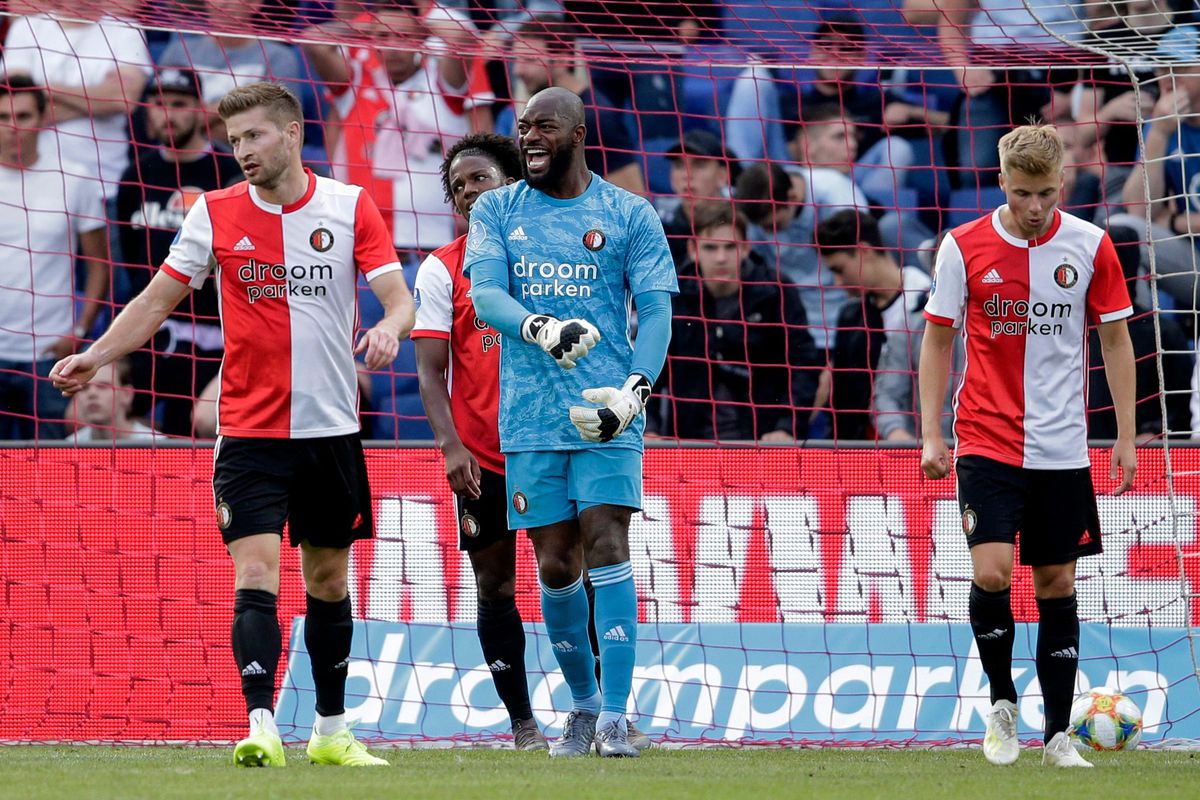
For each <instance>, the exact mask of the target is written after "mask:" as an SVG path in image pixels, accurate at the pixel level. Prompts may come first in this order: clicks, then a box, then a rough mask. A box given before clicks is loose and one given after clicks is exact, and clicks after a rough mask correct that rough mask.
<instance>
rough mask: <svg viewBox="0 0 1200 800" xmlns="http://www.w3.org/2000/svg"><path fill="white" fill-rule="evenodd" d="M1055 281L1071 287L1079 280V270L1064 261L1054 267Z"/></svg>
mask: <svg viewBox="0 0 1200 800" xmlns="http://www.w3.org/2000/svg"><path fill="white" fill-rule="evenodd" d="M1054 282H1055V283H1057V284H1058V285H1059V286H1061V287H1062V288H1064V289H1070V288H1071V287H1072V286H1074V285H1075V284H1076V283H1078V282H1079V270H1077V269H1075V268H1074V267H1072V266H1071V265H1070V264H1068V263H1067V262H1065V261H1064V262H1063V263H1061V264H1059V265H1058V266H1057V267H1055V269H1054Z"/></svg>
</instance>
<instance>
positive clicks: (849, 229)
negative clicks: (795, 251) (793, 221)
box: [813, 209, 883, 256]
mask: <svg viewBox="0 0 1200 800" xmlns="http://www.w3.org/2000/svg"><path fill="white" fill-rule="evenodd" d="M813 238H814V239H815V240H816V245H817V251H818V252H819V253H820V254H821V255H822V256H831V255H833V254H834V253H843V252H847V251H851V250H857V249H858V248H859V245H862V244H865V245H867V246H868V247H876V248H880V247H883V237H882V236H880V234H879V224H878V223H877V222H875V218H874V217H872V216H871V215H870V214H868V213H866V212H865V211H855V210H854V209H846V210H845V211H839V212H837V213H836V214H834V215H832V216H830V217H829V218H827V219H824V220H822V221H821V224H820V225H818V226H817V231H816V235H815V236H814V237H813Z"/></svg>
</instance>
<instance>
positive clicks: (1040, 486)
mask: <svg viewBox="0 0 1200 800" xmlns="http://www.w3.org/2000/svg"><path fill="white" fill-rule="evenodd" d="M1000 167H1001V175H1000V187H1001V188H1002V189H1003V190H1004V194H1005V199H1006V200H1007V204H1006V205H1003V206H1001V207H1000V208H998V209H997V210H996V211H994V212H993V213H991V214H989V215H987V216H985V217H982V218H980V219H977V220H975V221H974V222H970V223H967V224H966V225H962V226H960V227H958V228H955V229H954V230H953V231H951V232H950V234H949V235H947V236H946V239H945V241H944V242H943V243H942V246H941V247H940V248H939V249H938V254H937V263H936V267H935V272H934V276H935V279H936V286H935V288H934V290H933V294H932V296H931V297H930V298H929V303H928V305H927V306H926V307H925V317H926V319H927V320H928V321H929V323H930V324H929V325H928V326H927V327H926V329H925V341H924V343H923V345H922V348H921V364H920V388H921V422H922V429H923V432H924V437H925V442H924V449H923V452H922V454H921V469H922V470H923V471H924V473H925V476H926V477H928V478H931V479H934V480H937V479H939V478H944V477H945V476H946V474H947V473H948V472H949V470H950V453H949V451H948V450H947V448H946V442H945V440H944V439H943V438H942V433H941V425H940V421H939V419H938V416H939V411H940V409H941V406H942V403H941V398H942V397H943V396H944V394H943V393H944V392H945V389H946V382H947V380H948V376H949V370H950V358H951V345H952V343H953V340H954V337H955V336H956V332H957V330H958V329H962V335H963V338H964V340H965V342H966V352H967V358H966V363H967V366H966V370H965V372H964V374H963V378H962V384H961V386H960V387H959V390H958V396H957V404H956V411H955V426H954V429H955V434H956V436H957V439H958V443H957V446H956V449H955V462H954V468H955V472H956V474H957V477H958V502H959V506H960V508H961V511H962V525H963V532H964V533H965V534H966V537H967V545H968V546H969V547H970V549H971V564H972V568H973V575H974V582H973V583H972V585H971V596H970V617H971V629H972V630H973V631H974V634H975V643H976V646H977V647H978V649H979V658H980V660H981V661H982V662H983V669H984V672H986V673H987V676H988V680H989V681H990V683H991V699H992V709H991V712H990V714H989V715H988V720H987V733H986V735H985V738H984V741H983V752H984V755H985V756H987V759H988V761H990V762H992V763H993V764H1011V763H1013V762H1014V761H1016V760H1017V754H1018V750H1019V745H1018V743H1017V705H1016V702H1017V690H1016V687H1015V686H1014V685H1013V678H1012V647H1013V638H1014V624H1013V613H1012V606H1011V602H1010V597H1009V587H1010V585H1011V583H1012V569H1013V546H1014V544H1015V543H1016V540H1017V532H1018V531H1020V535H1021V563H1022V564H1028V565H1029V566H1031V567H1032V568H1033V586H1034V592H1035V594H1036V596H1037V605H1038V616H1039V622H1038V640H1037V677H1038V682H1039V683H1040V685H1041V687H1042V697H1043V701H1044V706H1045V712H1046V713H1045V716H1046V730H1045V744H1046V747H1045V750H1044V752H1043V755H1042V763H1043V764H1046V765H1050V766H1057V767H1090V766H1092V765H1091V764H1089V763H1088V762H1087V761H1085V760H1084V759H1083V758H1082V757H1080V755H1079V754H1078V753H1077V752H1076V751H1075V749H1074V748H1073V747H1072V746H1071V740H1070V738H1069V737H1068V735H1067V727H1068V724H1069V719H1068V718H1069V712H1070V708H1071V701H1072V699H1073V698H1074V693H1075V673H1076V671H1077V669H1078V666H1079V615H1078V613H1077V610H1076V606H1075V561H1076V559H1078V558H1079V557H1081V556H1087V555H1093V554H1095V553H1099V552H1100V551H1101V544H1100V524H1099V519H1098V515H1097V513H1096V495H1095V489H1094V488H1093V486H1092V475H1091V469H1090V461H1089V458H1088V449H1087V426H1086V423H1085V419H1084V411H1085V409H1084V376H1085V374H1086V369H1087V363H1086V360H1085V357H1084V342H1085V341H1086V339H1087V336H1086V334H1087V324H1088V321H1089V320H1091V321H1093V322H1095V323H1097V324H1098V325H1099V330H1100V343H1101V347H1102V349H1103V354H1104V369H1105V373H1106V377H1107V378H1108V385H1109V388H1110V389H1111V390H1112V396H1113V401H1114V403H1115V405H1116V413H1117V431H1118V432H1117V441H1116V444H1115V445H1114V446H1113V450H1112V460H1111V470H1110V471H1111V478H1112V479H1114V480H1116V479H1117V478H1118V477H1120V480H1121V483H1120V486H1119V487H1118V488H1117V490H1116V492H1115V493H1116V494H1121V493H1123V492H1124V491H1125V490H1127V489H1129V488H1130V486H1131V485H1132V484H1133V476H1134V471H1135V469H1136V466H1137V455H1136V452H1135V451H1134V446H1133V436H1134V397H1135V394H1134V359H1133V347H1132V345H1131V344H1130V340H1129V332H1128V330H1127V329H1126V324H1125V318H1126V317H1128V316H1129V315H1130V314H1131V313H1132V312H1133V309H1132V306H1131V304H1130V302H1129V293H1128V291H1127V290H1126V288H1125V279H1124V275H1123V273H1122V271H1121V264H1120V262H1119V261H1118V260H1117V254H1116V250H1115V249H1114V248H1113V244H1112V241H1111V240H1110V239H1109V237H1108V234H1106V233H1105V232H1104V231H1102V230H1101V229H1099V228H1097V227H1096V226H1095V225H1092V224H1090V223H1088V222H1084V221H1082V220H1080V219H1078V218H1076V217H1073V216H1071V215H1070V214H1067V213H1064V212H1062V211H1059V210H1058V208H1057V206H1058V203H1059V200H1060V193H1061V191H1062V180H1063V144H1062V140H1061V139H1060V138H1059V136H1058V133H1057V132H1056V131H1055V129H1054V128H1053V127H1050V126H1023V127H1020V128H1017V129H1016V130H1013V131H1011V132H1010V133H1008V134H1006V135H1005V136H1004V138H1002V139H1001V140H1000Z"/></svg>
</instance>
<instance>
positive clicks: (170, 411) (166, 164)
mask: <svg viewBox="0 0 1200 800" xmlns="http://www.w3.org/2000/svg"><path fill="white" fill-rule="evenodd" d="M145 110H146V114H145V119H146V135H147V136H148V138H149V139H150V141H152V142H155V143H156V144H157V145H158V146H157V147H154V148H152V149H147V150H146V151H144V152H143V153H142V155H141V157H140V158H139V159H138V160H137V162H136V163H134V164H131V165H130V166H129V168H128V169H127V170H126V171H125V175H124V176H123V177H122V178H121V188H120V190H119V191H118V192H117V222H118V223H119V229H118V241H119V242H120V245H121V258H122V259H123V261H124V262H125V265H126V272H127V274H128V276H129V285H130V289H131V293H132V294H134V295H136V294H138V293H140V292H141V291H142V289H144V288H145V287H146V285H147V284H148V283H149V282H150V278H151V276H152V275H153V273H154V270H156V269H157V268H158V266H159V265H160V264H162V263H163V261H164V260H165V259H166V256H167V252H168V251H169V250H170V249H171V243H172V242H173V241H174V239H175V234H176V233H177V232H178V230H179V228H180V226H181V225H182V224H183V218H184V215H186V214H187V212H188V210H189V209H190V208H191V206H192V203H193V202H194V201H195V200H196V198H198V197H199V196H200V195H201V194H202V193H203V192H207V191H211V190H213V189H219V188H221V187H222V186H226V185H228V184H230V183H234V182H236V181H238V180H240V179H241V176H242V173H241V170H240V169H239V168H238V165H237V162H236V161H235V160H234V159H233V158H232V157H231V156H228V155H226V154H224V153H223V152H220V151H214V150H213V148H212V146H211V144H210V143H209V141H208V136H207V124H206V122H207V119H208V112H207V110H206V108H205V105H204V102H203V100H202V99H201V96H200V85H199V82H198V80H197V76H196V73H195V72H193V71H192V70H189V69H183V68H179V67H163V68H161V69H159V70H158V72H157V74H156V76H155V78H154V79H153V80H152V81H151V84H150V88H149V90H148V91H147V94H146V98H145ZM217 316H218V313H217V291H216V285H215V282H214V281H212V280H209V281H205V283H204V285H203V286H202V287H201V288H199V289H197V290H196V291H194V292H192V293H191V294H189V295H188V297H187V299H185V300H184V301H183V302H182V303H180V304H179V306H178V307H177V308H176V309H175V310H174V311H173V312H171V315H170V316H169V317H167V320H166V322H164V323H163V326H162V328H161V329H160V330H159V332H158V334H157V335H156V336H155V337H154V340H153V342H152V345H151V349H150V350H149V351H147V350H139V351H137V352H136V353H134V354H133V355H132V357H131V359H132V373H133V377H132V380H133V385H134V386H136V387H137V389H138V395H137V397H136V398H135V401H134V405H133V413H134V415H135V416H139V417H149V418H154V417H155V416H156V415H155V414H154V411H155V409H154V408H153V407H152V404H153V403H154V402H155V401H157V403H158V404H159V405H160V406H161V408H160V409H159V410H160V411H161V415H162V416H161V420H162V425H161V429H162V430H163V431H164V432H165V433H169V434H173V435H176V436H190V435H191V433H192V419H191V415H192V402H193V400H194V399H195V397H196V395H198V394H199V393H200V391H201V390H202V389H203V388H204V387H205V386H206V385H207V384H208V382H209V381H210V380H212V378H213V377H214V376H215V375H216V374H217V371H218V370H219V369H220V366H221V356H222V354H223V352H224V343H223V339H222V337H221V326H220V322H219V321H218V319H217ZM151 392H153V396H151Z"/></svg>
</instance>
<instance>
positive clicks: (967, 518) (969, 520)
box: [962, 508, 979, 536]
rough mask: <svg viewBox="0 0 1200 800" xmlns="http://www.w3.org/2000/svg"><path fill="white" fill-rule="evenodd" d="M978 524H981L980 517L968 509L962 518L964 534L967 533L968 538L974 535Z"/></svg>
mask: <svg viewBox="0 0 1200 800" xmlns="http://www.w3.org/2000/svg"><path fill="white" fill-rule="evenodd" d="M978 524H979V515H978V514H976V513H975V510H974V509H971V508H968V509H967V510H966V511H964V512H963V516H962V525H963V533H965V534H966V535H967V536H970V535H971V534H973V533H974V532H975V526H977V525H978Z"/></svg>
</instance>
